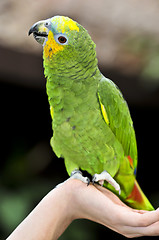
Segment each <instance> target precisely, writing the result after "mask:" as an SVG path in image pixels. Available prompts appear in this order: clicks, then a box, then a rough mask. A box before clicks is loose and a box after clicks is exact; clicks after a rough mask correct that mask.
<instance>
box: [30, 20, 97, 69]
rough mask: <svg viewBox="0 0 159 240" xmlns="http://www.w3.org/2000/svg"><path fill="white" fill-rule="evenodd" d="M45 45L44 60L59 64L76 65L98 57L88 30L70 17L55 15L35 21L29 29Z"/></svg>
mask: <svg viewBox="0 0 159 240" xmlns="http://www.w3.org/2000/svg"><path fill="white" fill-rule="evenodd" d="M31 33H33V36H34V38H35V40H36V41H37V42H38V43H40V44H42V45H43V58H44V62H47V63H51V65H53V64H55V63H56V66H57V64H58V65H63V66H64V65H65V67H67V66H68V64H71V65H73V64H74V65H75V64H76V62H80V63H82V62H84V60H85V62H86V58H88V57H89V60H90V61H91V60H92V59H91V56H92V57H93V59H94V60H95V59H96V52H95V44H94V42H93V41H92V39H91V37H90V36H89V34H88V32H87V31H86V30H85V29H84V28H83V27H82V26H81V25H80V24H78V23H77V22H75V21H73V20H72V19H70V18H68V17H63V16H55V17H52V18H49V19H46V20H42V21H39V22H37V23H35V24H34V25H33V26H32V27H31V28H30V30H29V35H30V34H31Z"/></svg>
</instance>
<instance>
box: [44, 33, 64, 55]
mask: <svg viewBox="0 0 159 240" xmlns="http://www.w3.org/2000/svg"><path fill="white" fill-rule="evenodd" d="M63 49H64V46H62V45H60V44H58V43H57V42H56V41H55V39H54V35H53V33H52V32H51V31H50V32H49V34H48V38H47V39H46V40H45V43H44V57H46V58H51V57H52V55H55V54H57V53H58V52H59V51H62V50H63Z"/></svg>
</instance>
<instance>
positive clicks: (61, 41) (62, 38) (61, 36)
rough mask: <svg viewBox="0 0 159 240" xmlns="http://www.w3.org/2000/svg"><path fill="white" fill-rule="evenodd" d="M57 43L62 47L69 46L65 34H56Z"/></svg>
mask: <svg viewBox="0 0 159 240" xmlns="http://www.w3.org/2000/svg"><path fill="white" fill-rule="evenodd" d="M55 41H56V42H57V43H59V44H61V45H66V44H68V38H67V37H66V35H64V34H62V33H61V34H60V33H59V34H56V35H55Z"/></svg>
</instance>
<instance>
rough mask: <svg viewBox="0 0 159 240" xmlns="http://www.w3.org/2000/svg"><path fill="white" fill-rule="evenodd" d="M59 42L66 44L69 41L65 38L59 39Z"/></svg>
mask: <svg viewBox="0 0 159 240" xmlns="http://www.w3.org/2000/svg"><path fill="white" fill-rule="evenodd" d="M58 40H59V42H60V43H66V42H67V39H66V38H65V37H63V36H60V37H58Z"/></svg>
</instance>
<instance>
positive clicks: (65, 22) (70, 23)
mask: <svg viewBox="0 0 159 240" xmlns="http://www.w3.org/2000/svg"><path fill="white" fill-rule="evenodd" d="M61 22H62V23H63V24H62V29H61V30H62V33H64V32H65V30H66V28H67V27H68V28H69V29H70V30H76V31H77V32H79V27H78V26H77V23H76V22H74V21H73V20H72V19H70V18H66V17H61Z"/></svg>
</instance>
